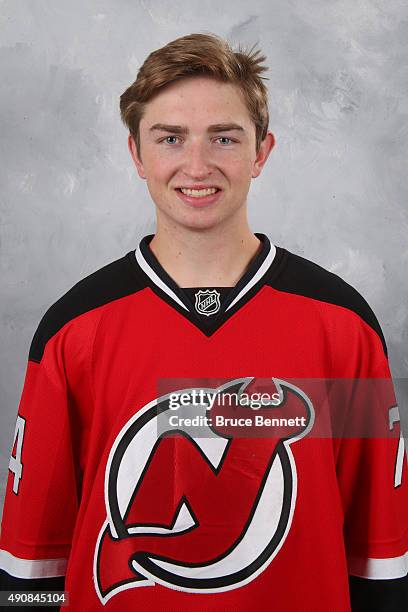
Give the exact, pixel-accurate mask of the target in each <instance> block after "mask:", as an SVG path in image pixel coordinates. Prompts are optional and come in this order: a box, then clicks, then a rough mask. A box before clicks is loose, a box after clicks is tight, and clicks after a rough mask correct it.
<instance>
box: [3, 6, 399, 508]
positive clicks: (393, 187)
mask: <svg viewBox="0 0 408 612" xmlns="http://www.w3.org/2000/svg"><path fill="white" fill-rule="evenodd" d="M205 31H207V32H214V33H216V34H220V35H222V36H224V37H227V38H228V39H229V40H230V41H231V42H233V43H237V42H241V43H245V44H248V45H251V44H253V43H255V42H259V45H260V47H261V48H262V50H263V51H264V52H265V53H266V55H267V57H268V61H269V65H270V68H271V70H270V73H269V75H268V76H269V78H270V81H269V82H268V86H269V90H270V111H271V112H270V116H271V121H270V127H271V129H272V130H273V132H274V133H275V135H276V140H277V146H276V148H275V150H274V151H273V153H272V155H271V157H270V159H269V161H268V164H267V166H266V168H265V170H264V172H263V174H262V175H261V177H259V178H258V179H257V180H255V181H253V185H252V190H251V192H250V201H249V208H250V220H251V226H252V228H253V230H254V231H263V232H265V233H268V234H269V235H270V237H271V238H272V240H273V242H275V244H279V245H282V246H285V247H287V248H288V249H290V250H293V251H295V252H297V253H299V254H301V255H304V256H306V257H308V258H310V259H312V260H314V261H316V262H318V263H320V264H321V265H323V266H325V267H326V268H328V269H329V270H332V271H334V272H336V273H337V274H340V275H341V276H342V277H343V278H344V279H345V280H347V281H348V282H349V283H351V284H352V285H354V286H355V287H356V288H357V289H358V290H359V291H360V292H361V293H362V294H363V295H364V296H365V297H366V299H367V300H368V302H369V303H370V304H371V306H372V308H373V309H374V311H375V312H376V314H377V316H378V318H379V320H380V322H381V324H382V327H383V330H384V333H385V336H386V339H387V342H388V346H389V353H390V361H391V368H392V372H393V375H394V377H401V378H402V377H407V371H408V357H407V340H408V333H407V327H408V282H407V270H408V232H407V228H408V210H407V183H406V174H407V170H406V157H405V155H404V153H405V154H406V151H407V149H406V147H407V141H408V135H407V114H408V98H407V85H408V69H407V60H408V51H407V41H408V9H407V6H406V2H405V0H393V1H392V2H387V1H385V0H384V1H382V2H381V1H378V0H337V1H336V0H332V1H327V0H309V1H308V2H305V0H290V1H288V0H251V1H248V0H223V2H222V3H220V2H219V1H215V0H214V1H209V0H178V1H174V2H170V1H169V0H88V1H87V2H83V1H82V0H70V1H69V2H68V1H66V0H52V1H50V0H0V46H1V48H0V63H1V68H0V70H1V93H0V96H1V101H0V104H1V109H0V113H1V116H0V138H1V140H0V147H1V163H0V181H1V190H0V205H1V272H2V278H1V297H2V299H1V311H0V315H1V366H2V367H1V412H0V425H1V433H0V479H1V481H0V482H1V485H0V488H1V489H2V488H3V487H4V479H5V475H6V472H7V465H8V457H9V451H10V444H11V437H12V433H13V430H14V422H15V417H16V411H17V407H18V402H19V399H20V393H21V388H22V384H23V380H24V373H25V367H26V360H27V353H28V348H29V343H30V341H31V338H32V335H33V333H34V331H35V328H36V326H37V324H38V322H39V320H40V318H41V316H42V314H43V313H44V312H45V310H46V309H47V308H48V306H49V305H50V304H51V303H52V302H54V301H55V300H56V299H57V298H58V297H59V296H60V295H62V293H64V292H65V291H66V290H67V289H68V288H69V287H70V286H72V285H73V284H74V283H75V282H76V281H78V280H79V279H80V278H81V277H83V276H85V275H87V274H88V273H90V272H92V271H94V270H96V269H97V268H99V267H101V266H102V265H104V264H106V263H107V262H109V261H111V260H113V259H116V258H117V257H120V256H122V255H123V254H124V253H126V252H127V251H129V250H130V249H132V248H135V247H136V245H137V243H138V240H139V239H140V237H141V236H142V235H144V234H146V233H149V232H152V231H153V229H154V218H155V217H154V210H153V205H152V204H151V203H150V201H149V197H148V192H147V189H146V185H145V183H144V182H143V181H140V180H139V179H138V178H137V176H136V173H135V171H134V169H133V166H132V163H131V159H130V156H129V154H128V151H127V144H126V136H127V133H126V130H125V128H124V127H123V126H122V124H121V122H120V119H119V112H118V101H119V95H120V94H121V93H122V91H123V90H124V89H125V88H126V87H127V86H128V85H129V84H130V82H132V81H133V79H134V78H135V76H136V72H137V69H138V67H139V66H140V64H141V62H142V61H143V60H144V58H145V57H146V55H147V54H148V53H149V52H150V51H151V50H153V49H155V48H158V47H160V46H162V45H163V44H165V43H167V42H168V41H170V40H172V39H173V38H176V37H178V36H181V35H184V34H188V33H191V32H205ZM397 387H398V385H397ZM397 395H399V401H400V405H401V408H402V409H403V410H404V409H405V408H403V406H402V404H403V403H404V401H403V393H402V391H400V390H398V392H397ZM406 431H407V430H406ZM0 505H1V497H0Z"/></svg>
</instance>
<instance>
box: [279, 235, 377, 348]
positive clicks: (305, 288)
mask: <svg viewBox="0 0 408 612" xmlns="http://www.w3.org/2000/svg"><path fill="white" fill-rule="evenodd" d="M279 250H280V251H281V271H280V273H279V274H278V275H277V276H276V278H275V279H272V280H271V281H270V285H271V286H273V287H274V288H275V289H278V290H280V291H284V292H286V293H292V294H297V295H301V296H304V297H308V298H310V299H313V300H318V301H321V302H326V303H329V304H333V305H336V306H342V307H343V308H346V309H348V310H350V311H351V312H354V313H355V314H356V315H358V316H359V317H360V318H361V319H362V320H363V321H365V323H367V325H369V326H370V327H371V328H372V329H373V330H374V331H375V332H376V333H377V335H378V336H379V338H380V340H381V343H382V346H383V349H384V352H385V354H386V355H387V346H386V342H385V338H384V335H383V332H382V329H381V326H380V324H379V322H378V319H377V317H376V315H375V314H374V312H373V310H372V309H371V307H370V305H369V304H368V302H367V301H366V300H365V298H364V297H363V296H362V295H361V293H359V291H357V289H356V288H355V287H353V286H352V285H350V284H349V283H348V282H346V281H345V280H344V279H343V278H341V277H340V276H338V275H337V274H334V273H333V272H330V271H329V270H327V269H326V268H324V267H323V266H321V265H319V264H317V263H315V262H314V261H311V260H310V259H306V258H305V257H301V256H300V255H297V254H295V253H292V252H290V251H288V250H287V249H283V248H282V247H279Z"/></svg>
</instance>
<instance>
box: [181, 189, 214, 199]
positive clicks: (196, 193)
mask: <svg viewBox="0 0 408 612" xmlns="http://www.w3.org/2000/svg"><path fill="white" fill-rule="evenodd" d="M181 191H182V192H183V193H184V194H185V195H188V196H192V197H193V198H202V197H204V196H208V195H212V194H213V193H215V192H216V191H217V189H216V188H215V187H211V188H210V189H184V187H181Z"/></svg>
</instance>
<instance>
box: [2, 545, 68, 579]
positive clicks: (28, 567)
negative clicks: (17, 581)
mask: <svg viewBox="0 0 408 612" xmlns="http://www.w3.org/2000/svg"><path fill="white" fill-rule="evenodd" d="M67 564H68V559H20V558H19V557H15V556H14V555H12V554H11V553H9V552H7V551H6V550H1V549H0V569H2V570H4V571H6V572H7V573H8V574H10V576H14V577H15V578H27V579H34V578H57V577H58V576H65V574H66V570H67Z"/></svg>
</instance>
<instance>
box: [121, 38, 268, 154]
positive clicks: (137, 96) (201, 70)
mask: <svg viewBox="0 0 408 612" xmlns="http://www.w3.org/2000/svg"><path fill="white" fill-rule="evenodd" d="M254 47H255V45H254V46H253V47H251V49H249V50H248V51H247V50H245V49H243V48H242V47H241V46H239V47H238V50H237V51H234V50H233V49H232V48H231V47H230V45H229V44H228V43H227V41H225V40H224V39H222V38H220V37H219V36H217V35H215V34H189V35H188V36H182V37H181V38H177V39H176V40H173V41H171V42H169V43H168V44H167V45H165V46H164V47H161V48H160V49H156V50H155V51H152V53H150V55H148V57H147V58H146V60H145V61H144V63H143V65H142V66H141V68H140V69H139V71H138V73H137V77H136V80H135V81H134V83H132V85H130V87H128V88H127V89H126V91H124V92H123V94H122V95H121V96H120V115H121V118H122V121H123V123H124V124H125V125H126V126H127V128H128V129H129V132H130V133H131V135H132V136H133V139H134V141H135V143H136V148H137V152H138V155H139V157H140V136H139V123H140V120H141V118H142V117H143V113H144V109H145V106H146V103H147V102H148V101H149V100H151V98H153V96H154V95H155V94H156V93H158V92H159V90H160V89H161V88H163V87H164V86H165V85H168V84H170V83H172V82H174V81H176V80H178V79H181V78H183V77H188V76H193V75H204V76H210V77H212V78H214V79H217V80H219V81H223V82H228V83H232V84H235V85H237V86H238V87H239V88H240V90H241V92H242V95H243V99H244V102H245V104H246V107H247V109H248V112H249V115H250V117H251V119H252V121H253V122H254V124H255V134H256V151H257V152H258V151H259V147H260V144H261V141H262V140H264V138H265V137H266V134H267V130H268V124H269V112H268V90H267V88H266V86H265V84H264V83H263V82H262V81H263V80H264V79H267V77H263V76H260V74H261V73H262V72H265V71H266V70H268V67H267V66H264V65H261V63H262V62H264V61H265V59H266V57H265V56H264V55H260V51H259V50H254Z"/></svg>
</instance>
